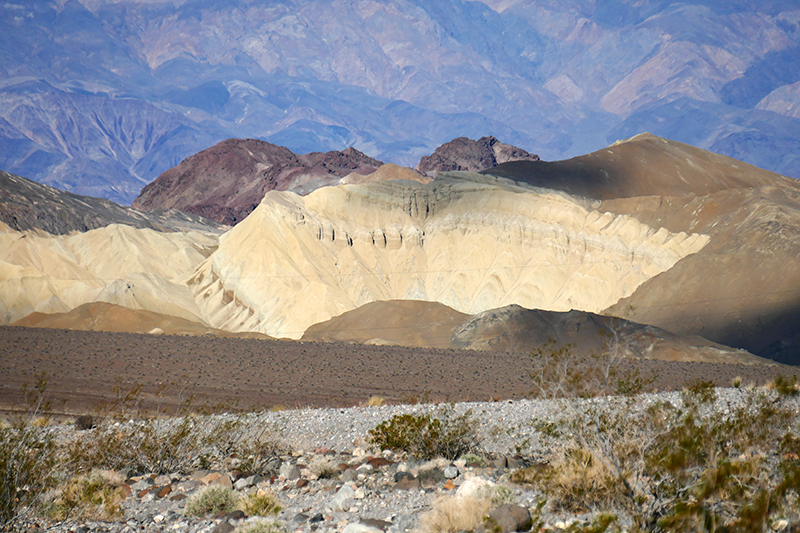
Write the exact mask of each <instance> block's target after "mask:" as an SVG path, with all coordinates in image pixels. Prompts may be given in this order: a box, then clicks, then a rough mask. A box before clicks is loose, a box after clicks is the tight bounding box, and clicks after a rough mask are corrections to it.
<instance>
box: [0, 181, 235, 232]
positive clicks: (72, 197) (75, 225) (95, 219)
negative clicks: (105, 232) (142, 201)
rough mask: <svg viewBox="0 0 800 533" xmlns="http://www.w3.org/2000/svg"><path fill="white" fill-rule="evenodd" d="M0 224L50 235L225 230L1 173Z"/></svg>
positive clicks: (171, 212)
mask: <svg viewBox="0 0 800 533" xmlns="http://www.w3.org/2000/svg"><path fill="white" fill-rule="evenodd" d="M0 222H3V223H5V224H6V225H7V226H8V227H9V228H10V229H13V230H16V231H26V230H42V231H45V232H47V233H50V234H52V235H62V234H67V233H72V232H85V231H89V230H93V229H98V228H102V227H105V226H109V225H111V224H125V225H127V226H132V227H134V228H148V229H154V230H157V231H191V230H196V231H205V232H219V233H222V232H223V231H224V230H225V227H224V226H222V225H220V224H217V223H215V222H213V221H211V220H209V219H204V218H203V217H200V216H197V215H190V214H188V213H185V212H183V211H177V210H157V211H153V212H150V213H145V212H142V211H139V210H137V209H133V208H130V207H124V206H121V205H118V204H115V203H114V202H112V201H110V200H106V199H104V198H92V197H89V196H78V195H76V194H73V193H70V192H65V191H60V190H58V189H54V188H52V187H48V186H47V185H42V184H40V183H36V182H34V181H31V180H28V179H25V178H23V177H20V176H14V175H12V174H8V173H6V172H3V171H0Z"/></svg>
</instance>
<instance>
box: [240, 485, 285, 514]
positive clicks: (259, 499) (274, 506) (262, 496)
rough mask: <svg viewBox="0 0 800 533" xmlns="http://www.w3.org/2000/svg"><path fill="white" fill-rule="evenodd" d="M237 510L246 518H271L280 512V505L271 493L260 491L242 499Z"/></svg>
mask: <svg viewBox="0 0 800 533" xmlns="http://www.w3.org/2000/svg"><path fill="white" fill-rule="evenodd" d="M239 508H240V509H241V510H242V511H244V513H245V514H246V515H247V516H273V515H277V514H278V513H279V512H280V510H281V504H280V500H278V497H277V496H275V494H274V493H273V492H271V491H269V490H263V489H260V490H258V492H253V493H250V494H248V495H247V496H245V497H244V498H242V500H241V501H240V502H239Z"/></svg>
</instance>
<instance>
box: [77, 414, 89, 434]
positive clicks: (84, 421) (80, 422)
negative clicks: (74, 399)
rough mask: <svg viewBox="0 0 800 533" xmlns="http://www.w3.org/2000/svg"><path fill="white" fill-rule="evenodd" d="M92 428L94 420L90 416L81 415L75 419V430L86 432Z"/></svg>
mask: <svg viewBox="0 0 800 533" xmlns="http://www.w3.org/2000/svg"><path fill="white" fill-rule="evenodd" d="M92 428H94V418H93V417H92V415H82V416H79V417H78V418H76V419H75V429H77V430H78V431H86V430H87V429H92Z"/></svg>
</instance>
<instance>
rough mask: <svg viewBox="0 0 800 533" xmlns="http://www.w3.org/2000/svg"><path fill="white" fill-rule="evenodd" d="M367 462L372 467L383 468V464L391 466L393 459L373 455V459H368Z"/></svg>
mask: <svg viewBox="0 0 800 533" xmlns="http://www.w3.org/2000/svg"><path fill="white" fill-rule="evenodd" d="M367 463H368V464H369V465H370V466H372V468H381V467H383V466H390V465H391V464H392V462H391V461H389V460H388V459H384V458H383V457H373V458H372V459H368V460H367Z"/></svg>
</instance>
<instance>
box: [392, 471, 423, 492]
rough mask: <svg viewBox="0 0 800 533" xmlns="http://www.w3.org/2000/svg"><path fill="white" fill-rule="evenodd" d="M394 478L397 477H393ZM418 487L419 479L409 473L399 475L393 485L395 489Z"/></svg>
mask: <svg viewBox="0 0 800 533" xmlns="http://www.w3.org/2000/svg"><path fill="white" fill-rule="evenodd" d="M395 479H397V478H396V477H395ZM419 487H420V482H419V479H417V478H416V477H414V476H412V475H411V474H406V475H404V476H401V477H400V479H397V483H395V485H394V489H395V490H414V489H418V488H419Z"/></svg>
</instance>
